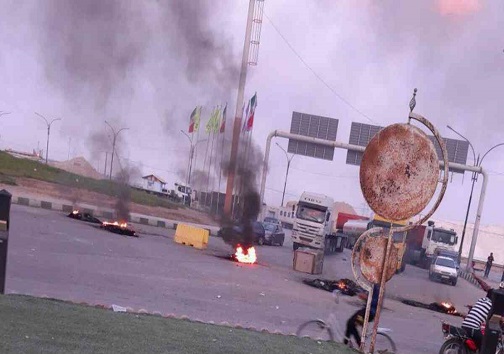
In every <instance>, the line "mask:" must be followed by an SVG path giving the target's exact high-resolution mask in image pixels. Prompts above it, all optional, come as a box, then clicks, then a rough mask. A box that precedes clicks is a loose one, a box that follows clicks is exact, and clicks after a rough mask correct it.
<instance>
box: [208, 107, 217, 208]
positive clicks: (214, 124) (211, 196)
mask: <svg viewBox="0 0 504 354" xmlns="http://www.w3.org/2000/svg"><path fill="white" fill-rule="evenodd" d="M217 114H219V107H218V106H217ZM213 118H214V122H213V123H212V124H213V127H212V128H213V131H212V146H211V148H210V163H209V164H208V179H207V193H208V186H209V185H210V173H211V171H212V161H213V158H212V156H213V155H214V141H215V129H216V123H217V121H215V118H218V115H217V116H216V117H213ZM214 187H215V185H214V184H213V183H212V190H211V191H210V213H211V212H212V208H213V189H214Z"/></svg>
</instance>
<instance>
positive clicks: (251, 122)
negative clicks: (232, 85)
mask: <svg viewBox="0 0 504 354" xmlns="http://www.w3.org/2000/svg"><path fill="white" fill-rule="evenodd" d="M256 107H257V92H256V93H254V96H252V98H251V99H250V110H249V112H248V114H247V125H246V127H245V129H246V130H247V131H250V130H252V127H253V126H254V114H255V109H256Z"/></svg>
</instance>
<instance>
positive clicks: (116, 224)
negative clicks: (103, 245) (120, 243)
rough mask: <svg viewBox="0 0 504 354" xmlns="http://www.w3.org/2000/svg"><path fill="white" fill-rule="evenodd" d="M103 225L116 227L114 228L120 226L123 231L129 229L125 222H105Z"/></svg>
mask: <svg viewBox="0 0 504 354" xmlns="http://www.w3.org/2000/svg"><path fill="white" fill-rule="evenodd" d="M103 225H105V226H106V225H114V226H119V227H120V228H123V229H125V228H127V227H128V223H125V222H121V223H120V222H117V221H114V222H106V221H104V222H103Z"/></svg>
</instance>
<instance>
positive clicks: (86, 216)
mask: <svg viewBox="0 0 504 354" xmlns="http://www.w3.org/2000/svg"><path fill="white" fill-rule="evenodd" d="M67 216H68V217H69V218H72V219H76V220H82V221H86V222H90V223H93V224H101V223H102V222H101V221H100V220H99V219H98V218H95V217H94V216H93V215H91V214H90V213H81V212H80V211H79V210H74V211H72V212H71V213H70V214H68V215H67Z"/></svg>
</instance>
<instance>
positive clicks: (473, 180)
mask: <svg viewBox="0 0 504 354" xmlns="http://www.w3.org/2000/svg"><path fill="white" fill-rule="evenodd" d="M446 127H447V128H448V129H450V130H451V131H452V132H454V133H455V134H457V135H458V136H460V137H461V138H462V139H464V140H465V141H467V142H468V143H469V147H470V148H471V151H472V153H473V164H474V166H478V162H479V156H478V160H476V151H475V150H474V146H473V144H471V142H470V141H469V139H467V138H466V137H465V136H463V135H462V134H460V133H459V132H458V131H456V130H455V129H453V128H452V127H450V126H449V125H447V126H446ZM471 179H472V185H471V194H470V195H469V202H468V204H467V211H466V216H465V220H464V228H463V229H462V237H461V238H460V246H459V252H458V260H459V262H460V260H461V259H462V248H463V247H464V238H465V233H466V228H467V220H468V218H469V211H470V209H471V202H472V195H473V190H474V183H476V173H474V172H473V173H472V175H471Z"/></svg>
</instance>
